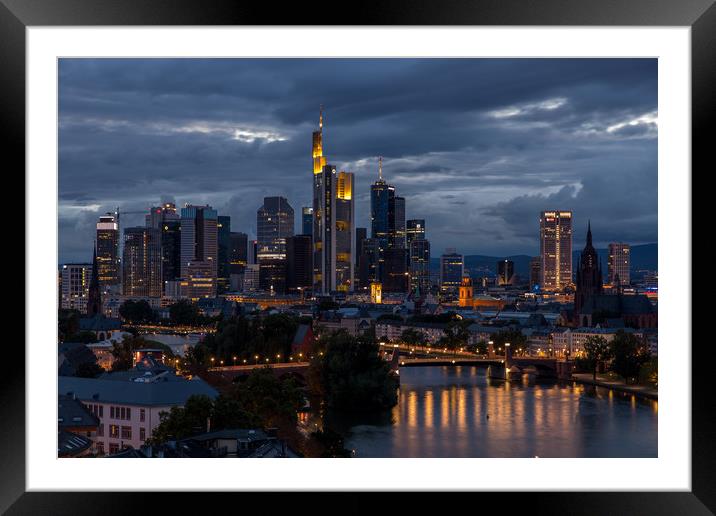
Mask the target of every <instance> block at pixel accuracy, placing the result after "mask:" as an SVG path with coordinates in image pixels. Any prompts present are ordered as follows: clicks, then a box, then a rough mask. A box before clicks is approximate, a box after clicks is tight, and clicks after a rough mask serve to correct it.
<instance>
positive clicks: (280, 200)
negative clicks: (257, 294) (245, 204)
mask: <svg viewBox="0 0 716 516" xmlns="http://www.w3.org/2000/svg"><path fill="white" fill-rule="evenodd" d="M293 224H294V214H293V208H292V207H291V205H290V204H289V203H288V200H287V199H286V198H285V197H264V204H263V206H261V207H260V208H259V209H258V210H257V211H256V241H257V242H258V251H257V257H258V261H259V262H261V261H262V260H276V259H278V260H285V259H286V239H287V238H288V237H292V236H293Z"/></svg>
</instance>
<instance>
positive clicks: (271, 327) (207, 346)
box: [186, 314, 301, 367]
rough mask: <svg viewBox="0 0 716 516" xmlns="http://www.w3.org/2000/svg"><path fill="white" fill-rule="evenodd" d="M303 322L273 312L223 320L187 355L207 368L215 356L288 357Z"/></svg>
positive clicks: (220, 357) (192, 361)
mask: <svg viewBox="0 0 716 516" xmlns="http://www.w3.org/2000/svg"><path fill="white" fill-rule="evenodd" d="M300 322H301V320H300V319H299V318H298V317H295V316H292V315H288V314H272V315H268V316H266V317H265V318H263V319H262V318H258V317H254V318H251V319H249V318H247V317H244V316H243V315H241V316H237V317H230V318H228V319H223V320H221V321H219V323H218V324H217V328H216V332H215V333H213V334H209V335H207V336H206V337H204V338H203V339H202V341H201V342H199V343H198V344H197V345H196V346H194V348H193V349H191V350H190V351H189V352H188V353H187V355H186V358H187V360H188V361H189V362H190V363H191V364H193V365H194V366H204V367H206V366H209V365H211V363H210V361H211V358H212V357H214V358H215V359H216V360H219V359H224V360H226V361H227V362H228V361H229V360H230V359H231V358H232V357H234V356H236V357H241V358H251V357H253V356H255V355H259V356H261V357H265V356H272V357H273V356H277V355H280V356H281V357H288V356H289V355H290V353H291V343H292V342H293V338H294V336H295V335H296V330H297V329H298V325H299V324H300Z"/></svg>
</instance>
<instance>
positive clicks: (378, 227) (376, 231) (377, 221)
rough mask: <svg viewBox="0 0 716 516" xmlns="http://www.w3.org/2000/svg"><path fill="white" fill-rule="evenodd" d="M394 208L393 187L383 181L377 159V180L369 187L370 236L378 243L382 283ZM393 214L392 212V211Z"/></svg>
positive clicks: (381, 169) (381, 164)
mask: <svg viewBox="0 0 716 516" xmlns="http://www.w3.org/2000/svg"><path fill="white" fill-rule="evenodd" d="M394 206H395V187H394V186H392V185H389V184H388V183H386V182H385V180H384V179H383V157H382V156H381V157H379V158H378V180H377V181H376V182H375V183H373V184H372V185H371V187H370V236H371V238H374V239H375V240H376V241H377V242H378V270H377V276H378V277H377V279H378V280H379V281H383V275H384V274H383V273H384V263H385V250H386V249H388V247H389V243H391V238H390V234H391V226H394V223H393V224H391V217H390V215H391V207H393V208H394ZM393 213H394V210H393Z"/></svg>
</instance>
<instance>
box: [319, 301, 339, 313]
mask: <svg viewBox="0 0 716 516" xmlns="http://www.w3.org/2000/svg"><path fill="white" fill-rule="evenodd" d="M338 308H339V305H338V303H336V302H335V301H331V300H330V299H322V300H321V301H320V303H318V311H319V312H325V311H327V310H338Z"/></svg>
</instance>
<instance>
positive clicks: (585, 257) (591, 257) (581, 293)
mask: <svg viewBox="0 0 716 516" xmlns="http://www.w3.org/2000/svg"><path fill="white" fill-rule="evenodd" d="M576 285H577V290H576V292H575V294H574V313H575V314H580V313H581V312H582V307H583V306H584V304H585V302H586V300H587V299H588V298H589V297H591V296H594V295H597V294H601V293H602V265H601V263H599V256H598V255H597V251H596V249H594V246H593V245H592V224H591V222H589V223H588V224H587V244H586V245H585V246H584V249H583V250H582V254H581V255H580V257H579V262H578V263H577V282H576Z"/></svg>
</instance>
